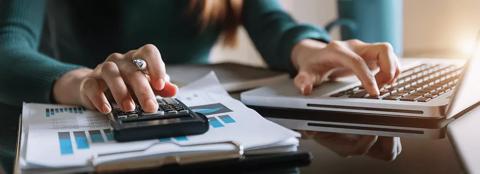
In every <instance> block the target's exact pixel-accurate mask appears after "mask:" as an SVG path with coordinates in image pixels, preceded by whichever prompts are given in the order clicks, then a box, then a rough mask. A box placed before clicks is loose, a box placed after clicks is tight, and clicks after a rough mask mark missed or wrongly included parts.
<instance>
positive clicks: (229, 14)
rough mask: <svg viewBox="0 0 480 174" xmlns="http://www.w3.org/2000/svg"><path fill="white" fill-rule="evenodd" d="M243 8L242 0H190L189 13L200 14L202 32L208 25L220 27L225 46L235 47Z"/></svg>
mask: <svg viewBox="0 0 480 174" xmlns="http://www.w3.org/2000/svg"><path fill="white" fill-rule="evenodd" d="M242 6H243V2H242V0H190V3H189V11H190V12H198V13H199V15H198V16H199V19H198V20H199V25H200V28H201V30H203V29H205V28H206V27H207V26H208V25H219V26H220V27H221V29H222V34H223V39H224V40H223V41H224V44H225V45H226V46H230V47H233V46H235V45H236V41H237V38H236V35H237V32H238V26H239V25H240V24H241V20H242V19H241V16H242ZM191 14H192V13H191Z"/></svg>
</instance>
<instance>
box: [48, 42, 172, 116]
mask: <svg viewBox="0 0 480 174" xmlns="http://www.w3.org/2000/svg"><path fill="white" fill-rule="evenodd" d="M133 58H142V59H144V60H145V61H146V62H147V69H146V74H148V75H146V74H145V73H143V72H142V71H139V70H138V69H137V67H136V66H135V65H134V64H133V63H132V59H133ZM167 79H168V75H167V74H166V71H165V64H164V63H163V61H162V57H161V55H160V52H159V51H158V49H157V48H156V47H155V46H154V45H151V44H147V45H145V46H143V47H141V48H139V49H137V50H131V51H129V52H127V53H125V54H120V53H113V54H111V55H110V56H108V57H107V58H106V60H105V62H103V63H101V64H99V65H98V66H97V67H96V68H95V69H93V70H92V69H86V68H83V69H76V70H73V71H70V72H67V73H66V74H64V75H63V76H62V77H60V79H58V80H57V81H56V82H55V84H54V88H53V96H54V98H55V100H56V101H57V102H58V103H62V104H73V105H83V106H85V107H87V108H89V109H96V110H98V111H100V112H102V113H108V112H110V111H111V106H110V104H109V102H108V100H107V95H106V92H107V90H109V91H110V92H111V95H112V96H113V98H114V99H115V102H116V103H117V104H118V105H119V106H120V108H121V109H122V110H124V111H133V110H134V109H135V102H134V99H136V100H138V102H139V103H140V105H141V106H142V109H143V110H144V111H146V112H155V111H157V109H158V103H157V101H156V99H155V94H158V95H161V96H164V97H171V96H174V95H175V94H176V91H177V87H176V86H175V85H174V84H171V83H170V82H168V80H167Z"/></svg>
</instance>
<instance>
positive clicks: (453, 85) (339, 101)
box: [241, 36, 480, 119]
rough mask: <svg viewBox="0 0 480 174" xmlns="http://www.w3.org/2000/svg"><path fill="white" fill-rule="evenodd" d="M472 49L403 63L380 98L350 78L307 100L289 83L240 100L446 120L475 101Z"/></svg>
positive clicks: (477, 64)
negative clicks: (465, 54)
mask: <svg viewBox="0 0 480 174" xmlns="http://www.w3.org/2000/svg"><path fill="white" fill-rule="evenodd" d="M479 37H480V36H479ZM477 40H478V39H477ZM477 42H479V41H477ZM475 50H476V51H475V54H472V56H471V57H470V58H469V59H468V60H459V59H457V60H447V59H443V60H440V59H406V60H405V61H404V63H405V66H403V67H405V68H404V69H402V73H401V74H400V76H399V78H398V80H397V81H396V82H395V83H393V84H391V85H385V86H384V87H382V88H381V89H380V95H379V96H369V95H368V93H367V92H366V90H365V89H364V88H363V87H362V86H361V85H360V82H358V80H356V78H355V77H350V78H347V79H343V80H339V81H334V82H327V83H324V84H322V85H320V86H319V87H318V88H316V89H314V91H313V92H312V94H311V95H309V96H303V95H301V94H300V93H299V91H298V90H297V89H296V88H295V86H294V85H293V82H292V80H291V79H288V80H283V81H281V82H279V83H275V84H271V85H268V86H265V87H261V88H257V89H254V90H250V91H246V92H243V93H242V94H241V101H242V102H243V103H245V104H246V105H248V106H252V107H255V108H278V109H300V110H310V111H335V112H349V113H355V114H370V115H375V116H386V117H408V118H418V119H432V118H433V119H445V118H446V119H448V118H451V117H453V116H455V115H457V114H459V112H460V111H462V110H464V109H465V108H467V107H469V106H472V105H474V104H476V103H477V102H479V101H480V83H477V81H478V80H479V79H478V78H476V77H475V76H477V75H480V55H479V54H478V52H480V49H479V48H478V43H477V46H476V48H475ZM453 96H455V97H453ZM454 98H459V100H457V101H452V100H453V99H454ZM457 105H459V106H462V107H457ZM453 106H455V107H453Z"/></svg>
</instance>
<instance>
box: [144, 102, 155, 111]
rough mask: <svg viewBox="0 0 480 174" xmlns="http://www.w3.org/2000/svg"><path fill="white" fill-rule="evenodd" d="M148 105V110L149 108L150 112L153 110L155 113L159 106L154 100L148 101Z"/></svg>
mask: <svg viewBox="0 0 480 174" xmlns="http://www.w3.org/2000/svg"><path fill="white" fill-rule="evenodd" d="M146 104H147V105H148V108H149V110H151V111H155V106H157V105H158V104H157V101H155V100H152V99H150V100H148V101H147V103H146Z"/></svg>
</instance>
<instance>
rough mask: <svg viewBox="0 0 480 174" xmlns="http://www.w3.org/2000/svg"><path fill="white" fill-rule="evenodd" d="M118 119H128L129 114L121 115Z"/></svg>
mask: <svg viewBox="0 0 480 174" xmlns="http://www.w3.org/2000/svg"><path fill="white" fill-rule="evenodd" d="M118 119H121V120H124V119H127V115H119V116H118Z"/></svg>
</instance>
